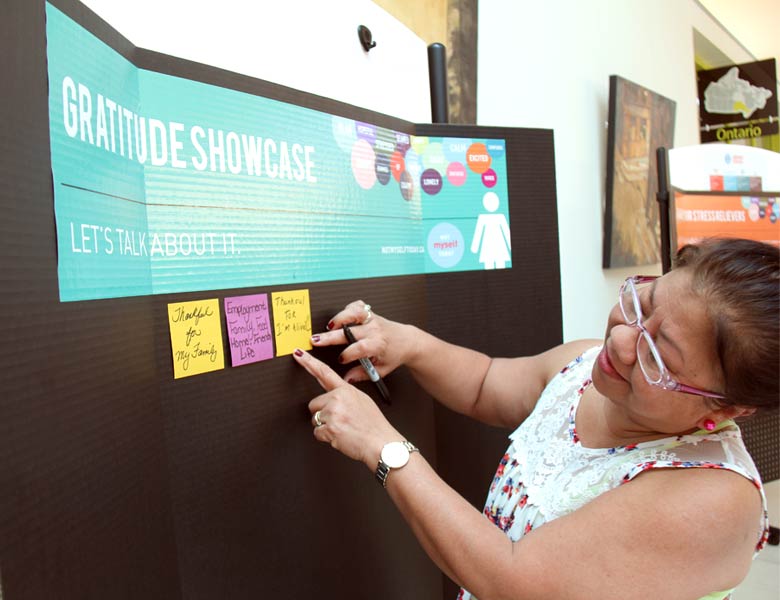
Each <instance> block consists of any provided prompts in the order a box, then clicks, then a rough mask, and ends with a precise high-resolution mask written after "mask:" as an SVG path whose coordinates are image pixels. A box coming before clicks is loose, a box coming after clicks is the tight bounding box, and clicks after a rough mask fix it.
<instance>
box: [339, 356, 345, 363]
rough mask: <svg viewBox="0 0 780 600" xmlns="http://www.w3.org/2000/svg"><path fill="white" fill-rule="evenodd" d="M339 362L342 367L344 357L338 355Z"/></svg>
mask: <svg viewBox="0 0 780 600" xmlns="http://www.w3.org/2000/svg"><path fill="white" fill-rule="evenodd" d="M339 362H340V363H341V364H342V365H343V364H344V357H343V356H341V354H339Z"/></svg>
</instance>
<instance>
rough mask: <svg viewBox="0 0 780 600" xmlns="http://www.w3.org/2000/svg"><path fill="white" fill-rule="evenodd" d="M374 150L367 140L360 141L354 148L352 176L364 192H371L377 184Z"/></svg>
mask: <svg viewBox="0 0 780 600" xmlns="http://www.w3.org/2000/svg"><path fill="white" fill-rule="evenodd" d="M374 161H375V157H374V149H373V148H372V147H371V146H370V145H369V144H368V142H367V141H366V140H358V141H357V142H355V145H354V146H352V174H353V175H354V176H355V181H357V183H358V185H359V186H360V187H362V188H363V189H364V190H370V189H371V188H372V187H374V184H375V183H376V171H375V170H374Z"/></svg>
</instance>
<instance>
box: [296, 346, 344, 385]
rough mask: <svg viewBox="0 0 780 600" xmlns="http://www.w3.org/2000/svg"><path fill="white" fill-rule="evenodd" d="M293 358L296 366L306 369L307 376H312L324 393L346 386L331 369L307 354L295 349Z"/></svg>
mask: <svg viewBox="0 0 780 600" xmlns="http://www.w3.org/2000/svg"><path fill="white" fill-rule="evenodd" d="M293 357H294V358H295V360H296V361H297V362H298V364H300V365H301V366H302V367H303V368H304V369H306V371H307V372H308V373H309V375H312V376H313V377H314V378H315V379H316V380H317V383H319V384H320V386H321V387H322V389H324V390H325V391H326V392H329V391H331V390H334V389H336V388H337V387H341V386H343V385H348V384H347V382H346V381H344V380H343V379H342V378H341V377H339V376H338V374H337V373H336V372H335V371H334V370H333V369H331V368H330V367H329V366H328V365H326V364H325V363H324V362H322V361H321V360H319V359H316V358H314V357H313V356H312V355H311V354H309V353H308V352H305V351H303V350H300V349H296V350H295V352H293Z"/></svg>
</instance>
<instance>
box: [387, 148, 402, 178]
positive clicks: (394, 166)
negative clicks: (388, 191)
mask: <svg viewBox="0 0 780 600" xmlns="http://www.w3.org/2000/svg"><path fill="white" fill-rule="evenodd" d="M390 170H391V171H392V173H393V177H394V178H395V180H396V181H401V174H402V173H403V172H404V171H406V161H405V160H404V156H403V154H401V153H400V152H393V155H392V156H391V157H390Z"/></svg>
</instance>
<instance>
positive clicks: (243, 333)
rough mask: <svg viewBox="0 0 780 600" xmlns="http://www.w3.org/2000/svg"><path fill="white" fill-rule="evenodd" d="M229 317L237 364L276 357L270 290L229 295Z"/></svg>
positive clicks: (228, 329) (229, 334) (232, 353)
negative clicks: (269, 307)
mask: <svg viewBox="0 0 780 600" xmlns="http://www.w3.org/2000/svg"><path fill="white" fill-rule="evenodd" d="M225 319H226V320H227V331H228V340H229V341H230V358H231V360H232V365H233V366H234V367H238V366H240V365H246V364H249V363H253V362H258V361H261V360H267V359H269V358H273V356H274V345H273V337H274V336H273V329H272V327H271V322H270V318H269V314H268V294H255V295H252V296H234V297H233V298H225Z"/></svg>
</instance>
